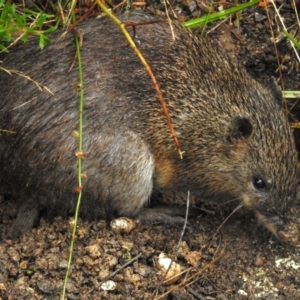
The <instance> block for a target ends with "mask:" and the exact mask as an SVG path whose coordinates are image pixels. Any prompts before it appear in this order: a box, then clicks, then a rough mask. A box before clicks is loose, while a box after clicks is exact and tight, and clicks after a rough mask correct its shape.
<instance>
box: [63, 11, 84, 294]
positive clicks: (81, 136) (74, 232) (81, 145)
mask: <svg viewBox="0 0 300 300" xmlns="http://www.w3.org/2000/svg"><path fill="white" fill-rule="evenodd" d="M73 21H74V22H75V16H74V14H73ZM75 44H76V54H77V61H78V75H79V94H80V103H79V129H78V131H79V139H78V153H83V106H84V88H83V72H82V60H81V52H80V44H79V41H78V37H77V36H75ZM77 157H78V187H79V192H78V200H77V204H76V210H75V216H74V222H73V231H72V238H71V243H70V248H69V257H68V264H67V270H66V274H65V279H64V285H63V290H62V294H61V299H62V300H64V299H66V298H65V297H66V288H67V283H68V278H69V275H70V270H71V263H72V257H73V250H74V244H75V239H76V229H77V223H78V215H79V208H80V204H81V199H82V163H83V156H82V155H78V156H77Z"/></svg>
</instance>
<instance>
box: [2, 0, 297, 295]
mask: <svg viewBox="0 0 300 300" xmlns="http://www.w3.org/2000/svg"><path fill="white" fill-rule="evenodd" d="M184 3H185V5H186V6H182V3H181V5H180V6H179V8H181V11H180V9H179V8H178V7H177V6H176V7H177V8H176V11H177V12H178V13H179V15H180V16H181V18H185V17H186V16H187V15H197V14H198V15H199V14H200V13H202V14H203V10H201V8H200V7H201V5H200V4H199V3H200V2H199V3H198V2H194V1H184ZM197 3H198V6H197V5H196V4H197ZM192 4H195V5H196V8H195V9H194V10H192V8H193V5H192ZM279 5H280V3H278V6H279ZM162 6H163V5H162V4H157V3H155V4H151V5H150V10H151V11H157V10H159V9H161V8H162ZM174 7H175V5H174ZM182 7H184V9H183V10H182ZM187 7H190V8H191V9H190V11H189V9H188V8H187ZM281 13H282V15H283V16H284V17H285V20H286V22H287V23H288V25H289V26H291V25H292V24H294V23H295V12H294V10H293V9H292V7H291V5H290V4H289V3H287V4H284V5H283V7H282V9H281ZM269 14H270V18H271V20H272V22H273V26H272V28H273V29H274V30H276V28H277V24H276V22H277V19H276V18H275V16H274V10H273V8H272V7H269ZM240 17H241V20H240V27H235V26H234V25H232V26H231V27H228V24H229V21H228V20H227V21H226V22H224V23H223V24H222V25H220V27H218V28H216V29H214V30H213V31H212V32H211V33H210V34H211V36H212V38H214V39H215V40H216V42H218V43H220V44H221V45H224V47H223V48H224V49H225V51H227V52H230V53H231V54H232V56H235V57H236V58H237V59H239V60H240V62H241V63H242V64H243V65H245V67H246V68H247V69H248V70H249V72H250V73H251V74H252V75H253V76H254V77H255V78H256V79H257V80H260V81H262V82H268V81H269V80H270V78H271V77H272V76H273V77H274V78H275V79H278V78H279V77H280V76H279V73H278V72H277V71H276V70H277V69H278V64H277V59H276V54H275V51H274V46H273V44H272V42H271V39H270V27H269V25H268V24H269V21H268V17H267V15H266V11H265V10H264V9H263V8H259V7H258V6H255V7H254V8H250V9H247V10H245V11H244V12H243V13H242V15H241V16H240ZM225 24H226V25H225ZM215 25H216V24H214V25H213V26H210V27H209V29H210V28H213V27H214V26H215ZM295 32H296V30H295ZM275 33H276V35H278V32H275ZM277 46H278V53H279V60H280V62H283V63H282V65H281V70H282V77H283V80H284V88H285V89H287V90H288V89H290V90H297V89H298V90H299V88H300V74H299V71H298V66H297V63H296V60H295V57H294V55H293V53H292V52H291V50H290V49H289V45H288V43H287V41H286V40H284V39H283V40H282V41H280V42H279V43H278V44H277ZM289 103H290V104H289V107H292V106H293V107H294V111H293V112H294V116H296V117H297V116H299V114H298V111H297V103H296V101H295V100H290V102H289ZM0 200H1V206H0V235H1V243H0V299H3V300H15V299H26V300H31V299H32V300H33V299H45V300H46V299H49V300H50V299H59V298H60V292H61V287H62V284H63V281H64V276H65V272H66V266H67V258H68V253H69V245H70V237H71V230H72V222H71V221H70V220H65V219H62V218H60V217H58V218H56V219H55V220H53V221H51V222H50V221H48V220H47V219H44V218H42V219H41V222H40V224H39V226H38V227H37V228H35V229H33V230H31V231H30V232H27V233H26V234H24V235H23V236H22V237H21V238H20V239H18V240H10V239H8V238H7V236H6V233H7V231H8V230H9V228H10V226H11V224H12V222H13V219H11V218H9V217H8V216H7V215H6V214H5V213H4V211H5V208H6V205H8V204H9V202H10V200H9V199H5V198H4V197H1V198H0ZM295 210H296V211H297V215H299V216H300V201H299V202H298V204H297V205H296V207H295ZM229 214H230V213H228V212H217V211H215V210H214V208H210V209H208V210H207V211H206V212H204V213H203V214H202V215H201V216H199V217H198V218H195V219H190V220H189V225H188V226H187V228H186V230H185V231H184V234H183V237H182V238H181V235H182V232H183V229H182V227H180V226H178V227H171V226H166V225H152V226H150V225H145V224H139V223H138V224H137V226H136V227H135V228H134V229H133V230H132V231H131V232H130V233H120V232H117V231H115V230H112V229H111V226H110V224H109V223H107V222H105V221H100V222H85V221H80V223H79V226H78V230H77V239H76V243H75V248H74V256H73V263H72V268H71V275H70V279H69V281H68V285H67V289H68V294H67V299H82V300H84V299H89V300H91V299H109V300H112V299H145V300H146V299H169V300H170V299H174V300H175V299H178V300H179V299H182V300H183V299H188V300H189V299H191V300H192V299H200V300H227V299H228V300H229V299H251V300H253V299H264V300H267V299H270V300H271V299H282V300H283V299H288V300H293V299H295V300H296V299H300V242H298V243H295V244H294V245H289V244H282V243H279V242H278V241H276V240H275V239H274V238H273V237H271V236H270V235H269V234H268V233H267V232H266V231H265V230H264V229H263V228H261V227H260V226H259V225H258V224H257V221H256V219H255V218H254V217H253V216H252V215H251V214H250V213H247V214H246V215H243V216H241V215H237V214H234V215H233V216H231V217H230V218H229V219H228V220H227V221H226V222H225V223H224V225H222V224H223V222H224V220H226V218H227V217H228V216H229ZM298 225H299V226H298V227H299V230H300V219H299V222H298ZM161 253H164V254H165V256H166V257H168V258H171V259H173V260H174V262H175V263H176V266H178V269H179V268H180V271H181V272H182V274H181V275H178V272H177V273H176V274H177V275H178V277H177V278H176V279H175V281H174V282H173V283H165V282H164V280H165V278H164V277H165V276H164V271H163V270H162V269H161V268H160V267H159V263H160V262H162V261H163V259H162V258H161V257H159V256H160V255H161ZM108 280H110V282H109V281H108ZM109 286H111V290H109V288H107V287H109Z"/></svg>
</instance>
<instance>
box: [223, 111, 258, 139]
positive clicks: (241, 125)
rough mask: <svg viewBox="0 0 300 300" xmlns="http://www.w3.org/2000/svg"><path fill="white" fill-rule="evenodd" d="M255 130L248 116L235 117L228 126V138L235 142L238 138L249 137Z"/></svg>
mask: <svg viewBox="0 0 300 300" xmlns="http://www.w3.org/2000/svg"><path fill="white" fill-rule="evenodd" d="M252 132H253V126H252V123H251V121H250V120H249V119H248V118H247V117H241V116H237V117H233V118H232V119H231V121H230V124H229V126H228V128H227V140H228V141H229V142H231V143H234V142H236V141H238V140H246V139H248V138H249V137H250V136H251V134H252Z"/></svg>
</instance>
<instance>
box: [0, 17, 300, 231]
mask: <svg viewBox="0 0 300 300" xmlns="http://www.w3.org/2000/svg"><path fill="white" fill-rule="evenodd" d="M129 18H130V19H135V20H139V21H140V20H142V19H151V18H150V17H147V16H146V17H145V16H143V17H142V16H141V15H137V16H130V17H129ZM172 26H173V27H174V30H175V35H176V39H175V40H173V39H172V35H171V30H170V27H169V24H162V23H158V24H151V25H147V26H138V27H137V37H136V40H137V41H138V42H139V43H138V44H139V48H140V49H141V51H142V53H143V54H144V56H145V58H146V60H147V61H148V62H149V64H150V66H151V67H152V69H153V71H154V74H155V76H156V78H157V80H158V82H159V84H160V87H161V90H162V93H163V95H164V97H165V100H166V103H167V106H168V109H169V112H170V115H171V117H172V121H173V123H174V128H175V130H176V132H177V134H178V138H179V141H180V144H181V149H182V151H184V155H183V159H182V160H181V159H180V158H179V156H178V153H177V151H176V148H175V146H174V143H173V140H172V137H171V134H170V133H169V130H168V128H167V126H166V121H165V117H164V116H163V114H162V109H161V107H160V104H159V101H158V99H157V96H156V93H155V91H154V88H153V85H152V83H151V81H150V79H149V77H148V75H147V74H146V71H145V69H144V67H143V66H142V65H141V63H140V62H139V61H138V59H137V58H136V56H135V54H134V53H133V51H132V49H130V47H129V46H128V45H127V43H126V42H124V37H123V35H122V33H121V32H120V30H119V29H118V28H117V26H116V25H114V24H113V23H112V22H111V21H110V20H108V19H106V18H104V19H100V20H89V21H86V22H85V23H83V24H81V25H80V26H79V32H80V33H81V34H82V35H83V47H82V60H83V70H84V92H85V108H84V151H85V152H86V154H87V155H86V159H85V160H84V163H83V168H84V170H83V172H84V173H86V174H87V176H88V177H87V179H85V180H84V183H83V184H84V199H83V202H82V207H81V214H82V216H84V217H87V218H89V219H96V218H106V217H107V216H109V217H114V216H119V215H124V216H129V217H135V216H137V215H140V216H141V215H143V216H146V217H145V219H147V218H148V219H150V214H151V212H150V211H146V210H144V209H143V207H144V206H145V205H147V203H148V201H149V199H150V195H151V193H152V191H153V190H154V191H155V190H159V189H170V190H177V191H182V192H186V191H188V190H190V191H191V193H192V194H194V195H196V196H198V197H201V198H203V199H208V200H209V201H224V202H226V201H228V200H231V199H239V200H240V201H241V203H244V205H245V206H247V207H248V208H249V209H251V210H253V211H255V212H257V215H258V216H259V219H260V220H261V221H262V222H264V223H266V225H267V227H268V228H272V230H271V231H272V232H273V233H274V234H275V235H276V230H277V229H278V230H279V228H281V227H282V226H283V224H284V219H285V218H286V216H287V212H288V208H289V206H290V205H291V204H292V203H293V202H294V200H295V195H296V186H297V181H296V177H297V176H296V175H297V172H298V170H297V154H296V149H295V144H294V140H293V136H292V132H291V130H290V128H289V124H288V122H287V119H286V116H285V114H284V113H283V111H282V110H281V108H280V106H279V105H278V103H279V102H280V97H279V95H278V93H277V92H274V91H272V90H271V89H267V88H265V87H263V86H262V85H261V84H259V83H258V82H256V81H255V80H253V79H252V78H251V77H250V76H249V75H248V74H247V73H246V71H245V70H244V69H243V68H241V67H240V66H238V65H237V64H236V63H235V62H232V61H230V59H228V58H227V57H226V56H225V55H224V54H222V53H221V52H220V51H219V50H218V49H216V47H214V46H212V44H211V43H210V41H209V40H207V39H205V38H199V37H197V36H195V35H193V34H192V33H191V32H189V31H187V30H184V29H182V28H181V26H180V25H178V24H176V23H174V24H173V25H172ZM60 35H61V32H56V33H54V34H52V35H51V36H50V37H51V44H50V45H48V46H46V49H45V50H43V51H41V50H39V49H38V46H37V41H36V40H32V41H30V42H29V43H27V45H21V46H19V47H18V48H17V49H16V50H15V51H13V53H11V54H10V55H8V56H7V57H5V58H4V59H3V67H5V68H7V69H18V70H19V71H22V72H24V73H25V74H26V75H28V76H30V77H31V78H32V79H34V80H36V81H38V82H39V83H40V84H43V85H45V86H47V87H48V88H49V89H50V90H51V91H52V92H53V93H54V96H52V95H50V94H49V93H47V92H46V91H43V92H41V91H39V90H38V89H37V87H36V86H35V85H34V84H33V83H32V82H30V81H28V80H26V79H24V78H22V77H20V76H16V75H14V76H10V75H8V74H7V73H5V72H3V71H0V91H1V104H2V105H1V118H0V121H1V122H0V128H2V129H6V130H13V131H15V132H16V134H7V133H2V136H1V139H0V164H1V169H2V172H1V174H0V190H1V191H2V192H3V193H11V194H13V195H14V196H15V197H17V198H18V200H19V201H20V204H21V206H20V211H19V214H18V217H17V220H16V222H15V226H14V232H15V233H16V234H17V233H19V232H22V231H25V230H27V229H29V228H31V227H32V226H33V225H34V223H35V222H36V220H37V219H38V216H39V212H40V211H41V210H43V209H46V210H47V211H48V213H49V214H50V215H51V214H52V215H56V214H69V213H73V212H74V207H75V203H76V199H77V194H76V192H75V191H74V190H75V187H76V185H77V163H76V158H75V156H74V154H75V152H76V150H77V140H76V139H74V138H73V137H72V134H71V132H72V130H74V129H75V130H76V129H77V126H78V124H77V123H78V104H77V102H78V98H79V96H78V92H77V84H78V79H77V78H78V75H77V74H78V71H77V67H76V66H75V67H74V68H73V69H72V70H71V72H68V69H69V67H70V65H71V63H72V60H73V57H74V54H75V48H74V43H73V37H72V35H71V34H68V35H67V37H65V38H64V39H63V38H61V37H60ZM256 178H259V179H262V180H263V181H264V182H265V183H266V187H265V188H262V189H258V188H257V187H255V186H254V182H256V181H255V179H256ZM156 217H157V219H158V220H164V218H163V215H162V217H161V218H160V217H159V216H158V215H156V216H154V219H155V218H156ZM269 224H272V226H270V225H269ZM274 228H275V229H274Z"/></svg>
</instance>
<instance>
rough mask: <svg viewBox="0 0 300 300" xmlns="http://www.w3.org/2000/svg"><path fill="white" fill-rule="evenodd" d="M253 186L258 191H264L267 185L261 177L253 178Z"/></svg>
mask: <svg viewBox="0 0 300 300" xmlns="http://www.w3.org/2000/svg"><path fill="white" fill-rule="evenodd" d="M253 186H254V187H255V188H256V189H258V190H264V189H266V187H267V184H266V182H265V181H264V180H263V179H262V178H261V177H254V179H253Z"/></svg>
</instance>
